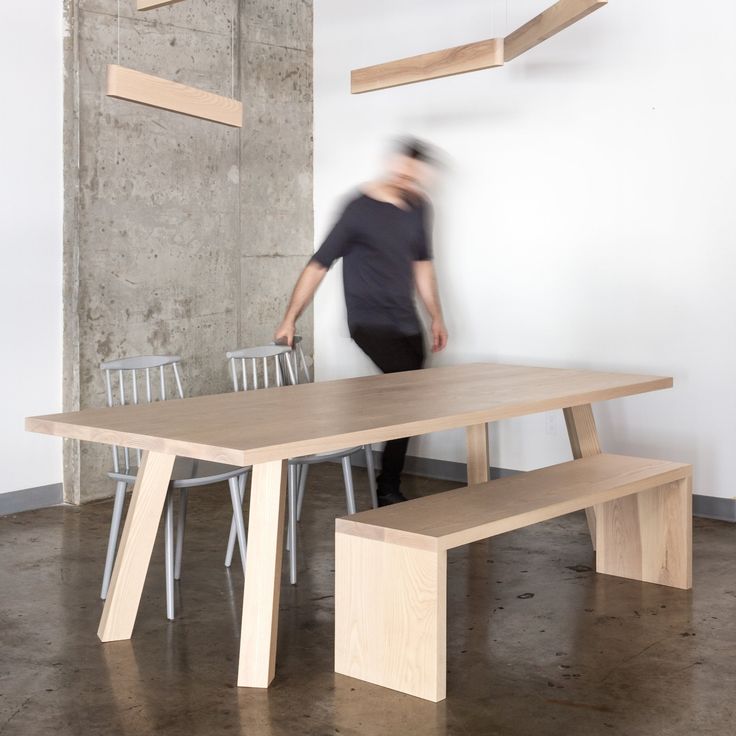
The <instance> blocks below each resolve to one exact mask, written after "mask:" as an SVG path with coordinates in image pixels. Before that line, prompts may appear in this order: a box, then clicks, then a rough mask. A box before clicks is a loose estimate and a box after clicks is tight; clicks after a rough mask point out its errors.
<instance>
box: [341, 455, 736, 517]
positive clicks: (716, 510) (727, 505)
mask: <svg viewBox="0 0 736 736" xmlns="http://www.w3.org/2000/svg"><path fill="white" fill-rule="evenodd" d="M374 455H375V458H376V460H375V462H376V467H377V468H380V467H381V453H380V452H374ZM352 462H353V465H357V466H358V467H362V468H364V467H365V457H363V455H362V454H361V453H356V454H355V455H353V458H352ZM404 469H405V471H406V472H407V473H408V474H409V475H418V476H420V477H422V478H435V479H437V480H451V481H455V482H456V483H467V478H468V476H467V472H466V469H465V463H458V462H454V461H452V460H435V459H434V458H428V457H416V456H414V455H407V456H406V465H405V466H404ZM519 472H521V471H519V470H508V469H506V468H493V467H492V468H491V479H496V478H504V477H506V476H509V475H515V474H516V473H519ZM693 516H701V517H703V518H705V519H717V520H719V521H730V522H734V523H736V499H733V498H720V497H719V496H702V495H700V494H699V493H695V494H693Z"/></svg>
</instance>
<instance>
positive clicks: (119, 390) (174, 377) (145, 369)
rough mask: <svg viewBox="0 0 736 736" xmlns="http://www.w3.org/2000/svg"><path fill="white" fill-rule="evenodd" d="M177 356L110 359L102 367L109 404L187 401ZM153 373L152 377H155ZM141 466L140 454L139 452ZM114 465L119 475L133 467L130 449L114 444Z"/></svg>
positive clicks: (139, 356)
mask: <svg viewBox="0 0 736 736" xmlns="http://www.w3.org/2000/svg"><path fill="white" fill-rule="evenodd" d="M180 363H181V358H180V357H179V356H178V355H137V356H134V357H129V358H120V359H119V360H109V361H107V362H105V363H101V364H100V368H101V369H102V370H103V371H104V373H105V391H106V394H107V405H108V406H110V407H112V406H125V405H126V404H146V403H150V402H152V401H165V400H166V399H167V398H169V397H171V398H173V397H175V396H176V397H177V398H180V399H183V398H184V388H183V386H182V382H181V374H180V372H179V364H180ZM152 374H153V375H152ZM135 452H136V459H137V461H138V465H140V462H141V451H140V450H136V451H135ZM112 462H113V468H114V470H115V472H116V473H118V472H120V469H121V464H122V463H124V465H125V468H126V469H127V468H130V467H131V464H130V451H129V449H128V448H127V447H124V448H122V456H121V448H119V447H117V446H115V445H113V448H112Z"/></svg>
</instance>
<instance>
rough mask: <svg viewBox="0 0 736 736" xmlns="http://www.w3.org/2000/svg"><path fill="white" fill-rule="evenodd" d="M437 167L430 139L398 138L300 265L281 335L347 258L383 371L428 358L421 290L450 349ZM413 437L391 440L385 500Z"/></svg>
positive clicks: (357, 308)
mask: <svg viewBox="0 0 736 736" xmlns="http://www.w3.org/2000/svg"><path fill="white" fill-rule="evenodd" d="M432 167H433V159H432V158H431V156H430V154H429V152H428V150H427V148H426V146H425V145H424V144H422V143H421V142H419V141H416V140H409V141H402V142H401V143H400V144H399V146H398V148H397V150H396V151H395V152H394V153H393V155H392V156H391V157H390V160H389V164H388V166H387V170H386V173H385V174H384V176H383V177H382V178H381V179H379V180H377V181H375V182H372V183H369V184H367V185H365V186H364V187H362V189H361V191H360V193H359V194H358V196H356V197H355V198H354V199H353V200H352V201H351V202H350V203H349V204H348V205H347V207H346V208H345V210H344V211H343V213H342V215H341V217H340V218H339V220H338V221H337V224H336V225H335V227H334V228H333V230H332V232H331V233H330V234H329V235H328V236H327V239H326V240H325V241H324V243H323V244H322V246H321V247H320V249H319V250H318V251H317V252H316V253H315V254H314V256H313V257H312V259H311V260H310V262H309V263H308V265H307V266H306V268H305V269H304V271H303V272H302V274H301V276H300V277H299V280H298V281H297V283H296V286H295V287H294V292H293V294H292V296H291V301H290V302H289V306H288V308H287V310H286V315H285V316H284V320H283V322H282V323H281V325H280V327H279V328H278V330H277V331H276V335H275V337H276V339H277V340H278V341H279V342H286V343H287V344H289V345H291V344H292V340H293V337H294V334H295V331H296V321H297V319H298V317H299V315H301V313H302V312H303V311H304V309H305V308H306V306H307V305H308V304H309V302H310V301H311V300H312V297H313V296H314V293H315V291H316V290H317V287H318V286H319V285H320V283H321V282H322V279H323V278H324V277H325V274H326V273H327V271H328V270H329V268H330V266H331V265H332V264H333V263H334V262H335V261H336V260H337V259H338V258H342V259H343V282H344V288H345V302H346V305H347V317H348V326H349V328H350V335H351V337H352V338H353V340H354V341H355V342H356V343H357V345H358V346H359V347H360V348H361V349H362V350H363V352H364V353H365V354H366V355H367V356H368V357H369V358H370V359H371V360H372V361H373V362H374V363H375V364H376V365H377V366H378V368H380V370H381V371H383V372H384V373H395V372H398V371H411V370H417V369H419V368H422V366H423V365H424V340H423V337H422V329H421V326H420V322H419V318H418V317H417V313H416V309H415V307H414V293H415V290H416V293H417V294H418V295H419V297H420V299H421V301H422V302H423V304H424V306H425V308H426V310H427V313H428V314H429V317H430V319H431V325H432V327H431V331H432V350H433V352H438V351H440V350H443V349H444V347H445V345H446V344H447V329H446V328H445V323H444V320H443V318H442V310H441V308H440V301H439V296H438V294H437V284H436V280H435V274H434V267H433V265H432V251H431V242H430V233H429V230H428V222H427V221H428V219H429V205H428V202H427V201H426V199H425V194H424V192H425V188H426V185H427V183H428V181H429V178H430V176H431V173H432ZM428 400H430V398H429V397H428ZM408 444H409V439H408V438H404V439H398V440H391V441H390V442H387V443H386V448H385V450H384V453H383V468H382V472H381V474H380V475H379V477H378V479H377V480H378V503H379V505H380V506H387V505H389V504H392V503H397V502H400V501H405V500H406V498H405V497H404V495H403V494H402V493H401V489H400V483H401V472H402V470H403V467H404V459H405V457H406V450H407V446H408Z"/></svg>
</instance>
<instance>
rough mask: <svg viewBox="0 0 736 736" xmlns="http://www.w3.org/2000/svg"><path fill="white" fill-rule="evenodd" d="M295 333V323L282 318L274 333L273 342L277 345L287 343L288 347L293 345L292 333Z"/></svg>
mask: <svg viewBox="0 0 736 736" xmlns="http://www.w3.org/2000/svg"><path fill="white" fill-rule="evenodd" d="M295 334H296V323H295V322H291V321H289V320H284V321H283V322H282V323H281V324H280V325H279V328H278V330H276V332H275V333H274V336H273V339H274V342H276V343H278V344H279V345H288V346H289V347H290V348H293V347H294V335H295Z"/></svg>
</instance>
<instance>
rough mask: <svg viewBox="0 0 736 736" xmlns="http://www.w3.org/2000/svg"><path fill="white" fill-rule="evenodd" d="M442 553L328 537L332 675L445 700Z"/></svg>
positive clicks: (444, 558)
mask: <svg viewBox="0 0 736 736" xmlns="http://www.w3.org/2000/svg"><path fill="white" fill-rule="evenodd" d="M446 609H447V552H446V551H444V550H440V551H430V550H423V549H414V548H411V547H400V546H398V545H394V544H388V543H385V542H381V541H379V540H375V539H366V538H364V537H357V536H353V535H351V534H343V533H340V532H338V533H336V534H335V672H338V673H340V674H342V675H349V676H350V677H355V678H358V679H360V680H365V681H366V682H371V683H373V684H375V685H382V686H383V687H389V688H392V689H393V690H398V691H400V692H403V693H407V694H409V695H415V696H417V697H420V698H424V699H425V700H431V701H433V702H438V701H440V700H444V698H445V679H446V656H447V652H446V649H447V643H446Z"/></svg>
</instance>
